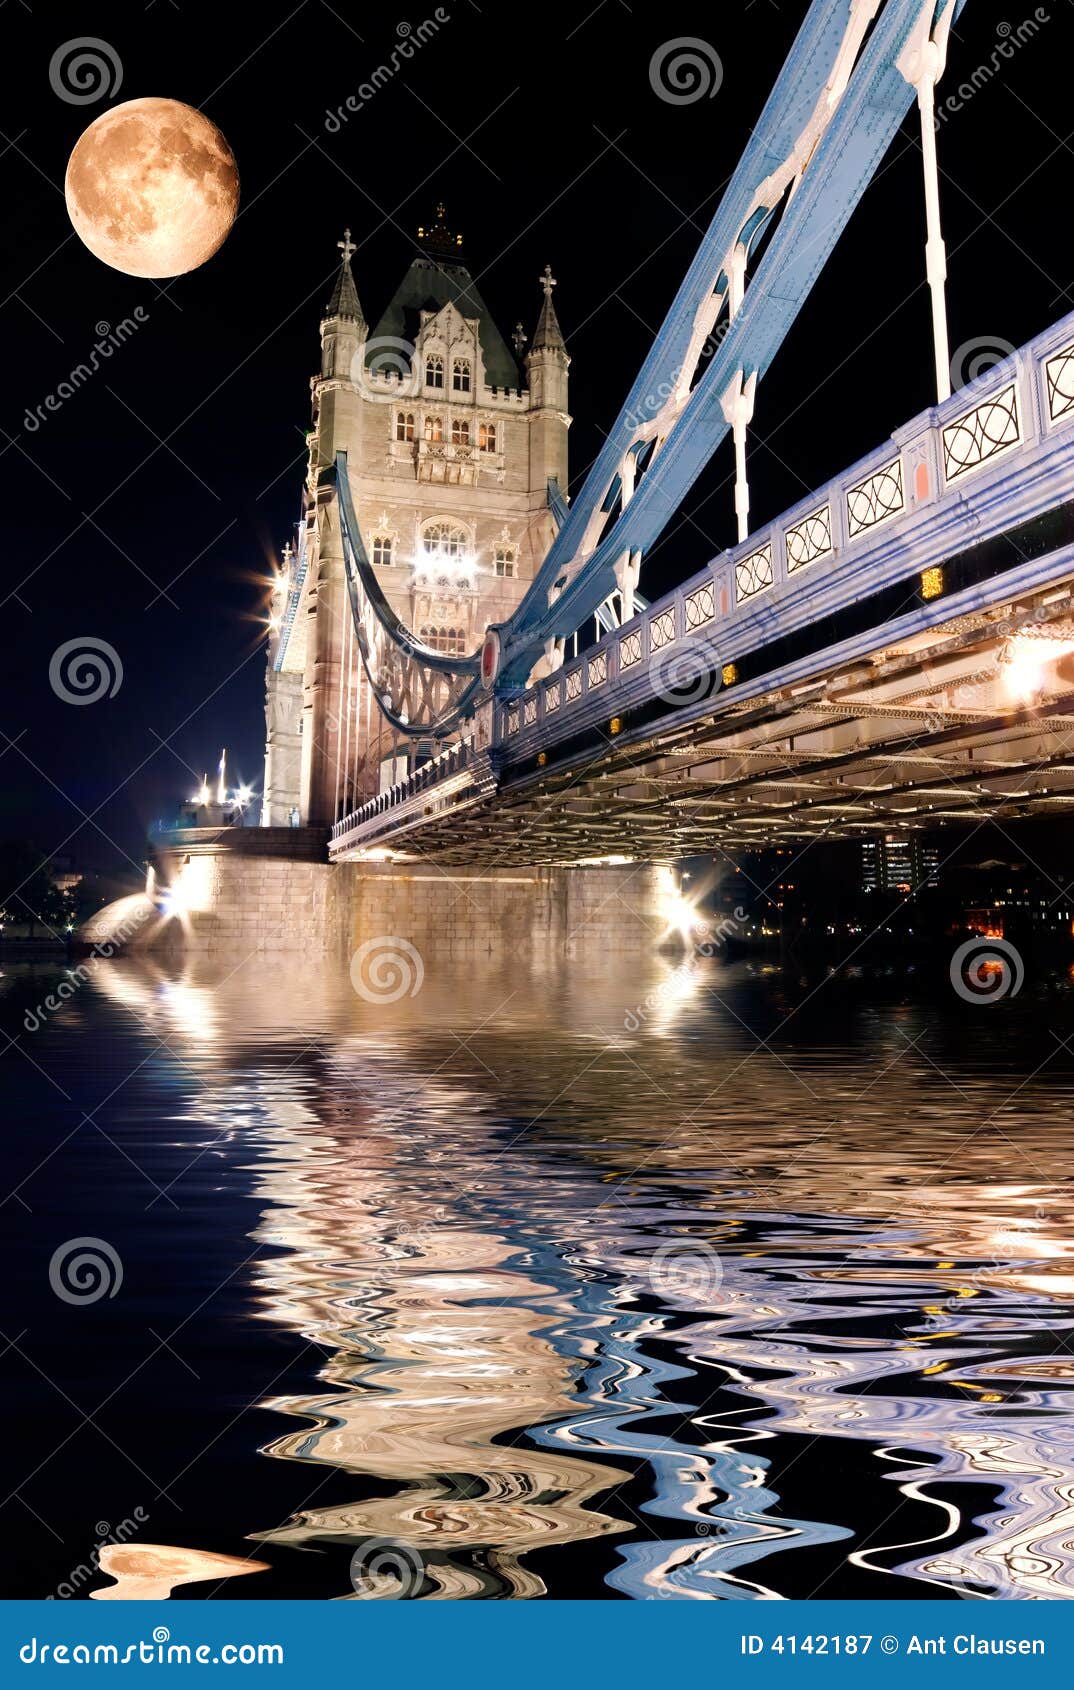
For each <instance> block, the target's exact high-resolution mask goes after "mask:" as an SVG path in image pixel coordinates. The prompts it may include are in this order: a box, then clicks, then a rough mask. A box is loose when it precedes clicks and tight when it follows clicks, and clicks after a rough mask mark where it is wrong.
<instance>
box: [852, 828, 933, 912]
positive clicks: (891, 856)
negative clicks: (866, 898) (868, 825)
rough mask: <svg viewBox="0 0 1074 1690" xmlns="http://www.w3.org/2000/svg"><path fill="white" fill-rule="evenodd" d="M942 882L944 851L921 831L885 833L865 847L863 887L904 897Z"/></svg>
mask: <svg viewBox="0 0 1074 1690" xmlns="http://www.w3.org/2000/svg"><path fill="white" fill-rule="evenodd" d="M939 883H940V853H939V851H938V849H937V848H936V846H935V845H930V844H928V843H927V842H926V840H925V838H924V837H923V836H922V835H921V834H919V833H885V834H881V835H880V836H879V837H878V838H876V839H866V840H865V841H864V842H863V844H862V848H861V889H862V891H863V892H889V893H893V894H899V895H901V896H903V897H906V896H908V895H912V894H914V893H917V892H922V891H924V890H925V889H926V887H933V886H938V885H939Z"/></svg>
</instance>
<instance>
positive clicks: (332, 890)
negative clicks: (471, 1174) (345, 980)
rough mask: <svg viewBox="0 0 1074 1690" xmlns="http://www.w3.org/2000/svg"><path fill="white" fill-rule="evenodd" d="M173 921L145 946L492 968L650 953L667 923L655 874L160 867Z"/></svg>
mask: <svg viewBox="0 0 1074 1690" xmlns="http://www.w3.org/2000/svg"><path fill="white" fill-rule="evenodd" d="M157 882H158V886H159V887H162V888H163V887H165V886H170V887H171V888H172V891H171V902H172V903H173V905H174V908H175V914H174V915H173V916H171V917H170V918H169V919H168V920H167V921H166V922H165V923H164V924H163V925H155V926H154V928H153V930H152V932H151V933H147V934H146V941H144V942H148V943H151V944H153V945H161V944H167V945H168V946H176V947H181V948H182V949H183V950H184V951H187V952H190V953H196V954H199V955H216V956H223V957H232V956H233V957H235V958H236V959H237V958H239V957H242V956H245V955H249V954H251V953H258V952H266V953H268V952H292V953H295V954H301V955H305V956H311V955H324V956H333V955H334V956H347V955H350V954H352V953H353V951H354V950H356V949H357V947H358V946H359V945H361V944H363V943H365V941H366V940H368V939H371V938H378V937H384V936H394V937H399V938H401V939H404V940H407V941H408V942H409V943H410V944H412V945H414V946H415V947H416V948H417V949H418V950H419V951H420V952H421V954H422V955H423V957H427V958H433V957H437V956H455V957H473V958H474V959H475V960H477V959H480V958H502V957H509V956H511V955H515V954H528V953H531V952H533V951H534V950H535V949H540V948H550V949H551V950H553V951H557V952H560V953H562V954H565V955H568V956H573V955H581V954H584V953H585V952H586V951H589V950H591V949H593V948H594V947H599V948H601V949H602V950H607V951H615V952H622V951H624V950H626V951H637V952H638V953H639V954H644V953H645V952H648V951H651V950H653V949H655V948H656V946H657V945H658V944H659V943H660V940H661V939H662V937H663V935H664V932H665V922H664V919H663V916H662V910H661V903H662V899H663V896H664V871H662V870H661V869H660V868H659V867H654V866H650V865H644V864H624V865H615V866H608V867H602V868H577V869H514V870H511V869H505V870H499V871H491V872H486V873H478V872H476V871H471V872H470V873H466V872H459V871H452V872H450V873H448V872H446V871H444V872H441V871H439V870H437V869H436V868H435V867H434V866H430V865H428V864H420V863H415V864H410V863H340V864H328V863H318V862H293V861H288V860H286V859H283V858H279V857H256V856H248V855H238V854H235V855H232V854H229V853H227V852H221V853H218V854H214V855H204V856H201V855H197V854H189V855H185V854H182V853H176V854H175V856H174V858H171V859H170V854H169V853H168V852H161V853H160V854H159V857H158V871H157Z"/></svg>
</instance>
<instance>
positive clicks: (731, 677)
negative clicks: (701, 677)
mask: <svg viewBox="0 0 1074 1690" xmlns="http://www.w3.org/2000/svg"><path fill="white" fill-rule="evenodd" d="M720 679H721V680H722V681H723V684H724V686H725V687H733V686H734V684H735V682H736V681H737V680H738V664H737V663H725V664H724V666H723V668H722V669H721V670H720Z"/></svg>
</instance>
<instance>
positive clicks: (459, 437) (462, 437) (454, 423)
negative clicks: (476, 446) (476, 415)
mask: <svg viewBox="0 0 1074 1690" xmlns="http://www.w3.org/2000/svg"><path fill="white" fill-rule="evenodd" d="M451 444H452V445H453V446H469V444H470V424H469V423H468V422H467V421H466V419H465V417H453V418H452V419H451Z"/></svg>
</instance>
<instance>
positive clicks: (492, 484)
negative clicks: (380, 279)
mask: <svg viewBox="0 0 1074 1690" xmlns="http://www.w3.org/2000/svg"><path fill="white" fill-rule="evenodd" d="M418 234H419V252H418V255H417V256H416V257H415V258H414V259H413V261H412V262H411V264H410V267H409V268H408V270H407V271H406V273H405V275H404V276H403V278H402V281H401V282H400V283H399V286H398V287H397V288H396V290H395V292H394V294H393V295H392V297H391V299H390V300H389V302H388V304H387V306H386V307H385V309H384V311H383V313H382V314H381V317H380V319H379V321H378V322H377V323H376V325H375V327H373V328H372V329H370V327H369V325H368V323H367V321H366V318H365V315H364V312H363V310H362V306H361V303H360V301H359V297H358V291H357V288H356V286H355V282H354V276H353V273H352V269H351V258H352V255H353V253H354V252H355V250H356V248H355V247H354V245H353V243H352V242H351V238H350V231H349V230H348V231H346V233H345V236H344V239H343V240H342V241H341V242H340V243H339V245H340V248H341V250H342V261H341V263H340V267H339V273H338V275H337V277H336V282H335V286H334V288H333V290H332V294H331V297H330V299H329V301H328V304H327V306H326V308H325V315H324V317H323V319H322V322H321V369H320V374H319V375H317V376H315V377H314V378H313V381H312V383H311V386H312V393H313V426H312V429H311V431H310V437H309V467H308V472H307V476H306V484H305V489H304V509H303V516H302V521H301V524H300V528H299V540H298V545H297V547H296V548H295V549H294V551H293V552H292V551H290V550H289V551H287V552H286V553H285V557H284V566H283V569H282V571H281V575H280V579H279V581H278V583H277V588H276V593H275V597H274V603H273V616H272V623H273V628H272V637H271V639H270V641H269V650H268V685H267V700H266V723H267V736H266V751H265V800H264V812H263V820H264V822H265V824H266V825H268V826H275V827H285V826H287V825H289V824H292V823H300V824H302V825H309V826H328V825H330V824H331V823H332V822H334V821H336V820H338V819H339V818H340V817H341V816H343V815H346V814H347V813H348V812H349V811H350V810H352V809H354V808H355V807H356V806H357V805H358V804H361V803H362V802H363V801H364V800H365V799H366V798H368V797H370V796H371V795H373V794H374V793H375V792H377V791H378V790H379V789H380V787H381V786H382V785H383V784H387V783H389V782H390V781H392V780H394V779H396V778H398V777H399V775H400V774H402V773H403V772H404V769H405V762H404V761H403V760H404V759H406V758H407V757H409V758H411V759H412V758H413V757H414V755H415V748H414V747H413V745H410V746H397V745H396V744H395V736H394V735H393V733H392V731H391V729H390V727H389V725H388V723H387V722H386V721H385V719H384V717H383V716H382V715H381V712H380V709H379V706H378V704H377V701H376V698H375V697H374V696H373V693H372V689H371V688H370V686H369V684H368V680H367V678H366V675H365V672H364V670H363V668H362V664H361V658H360V656H359V652H358V649H357V644H356V642H355V639H354V632H353V628H352V626H351V620H350V611H349V607H348V605H347V600H346V590H345V577H344V568H343V549H342V540H341V535H340V525H339V518H338V513H337V510H336V504H335V498H334V494H333V492H332V489H331V487H330V485H329V484H328V482H327V479H326V473H325V472H326V471H328V470H330V468H331V466H332V464H333V463H334V460H335V455H336V453H337V452H338V451H340V450H345V451H346V453H347V460H348V465H349V472H350V480H351V490H352V493H353V497H354V505H355V510H356V512H357V516H358V522H359V525H360V527H361V531H362V537H363V540H364V542H365V547H366V551H367V552H368V554H369V557H370V560H371V562H372V564H373V566H374V568H375V570H376V573H377V577H378V579H379V581H380V584H381V586H382V588H383V590H384V593H385V596H386V597H387V599H388V601H389V603H390V604H391V606H392V608H393V610H394V611H395V612H396V614H397V615H398V616H399V617H400V619H401V620H402V621H403V622H404V623H405V624H406V626H407V627H409V628H411V629H412V630H413V631H414V632H415V634H417V636H418V638H419V639H420V640H421V641H422V642H423V643H424V644H426V645H429V646H431V647H432V648H433V649H434V650H438V651H444V652H459V653H472V652H476V651H477V650H478V649H479V647H480V645H481V641H482V637H483V634H484V631H485V628H486V627H487V626H488V624H489V623H490V622H500V621H503V620H505V619H506V618H507V617H508V616H510V614H511V612H512V611H513V610H514V608H515V606H516V605H517V604H518V602H519V600H520V599H521V597H522V595H523V593H524V592H525V590H526V587H527V585H528V583H529V582H530V581H531V580H532V578H533V575H534V573H535V571H536V570H537V568H538V567H539V565H540V563H541V561H542V559H543V557H544V555H545V552H546V551H547V550H548V547H549V545H550V543H551V540H552V536H553V533H554V527H553V522H552V517H551V514H550V511H549V506H548V482H549V479H550V478H555V479H556V480H557V481H558V482H559V485H560V487H561V488H563V489H564V490H566V485H567V430H568V428H569V426H570V416H569V415H568V410H567V384H568V376H567V371H568V366H569V364H570V359H569V357H568V355H567V349H566V346H565V344H564V341H563V335H562V333H561V331H560V326H559V322H558V320H557V317H556V311H555V306H554V304H553V301H552V291H553V289H554V287H555V285H556V283H555V278H554V277H553V276H552V273H551V270H550V269H549V268H548V267H547V266H546V268H545V273H544V276H543V277H542V279H541V287H542V289H543V302H542V305H541V310H540V316H539V319H538V323H537V327H536V329H535V331H534V335H533V342H532V345H531V346H530V349H529V351H528V353H526V354H525V356H524V357H523V353H524V348H525V343H526V336H525V334H524V332H523V329H522V325H521V324H519V325H518V327H517V328H516V330H515V332H514V334H513V336H512V345H513V351H512V349H511V348H509V347H508V345H507V343H506V341H505V340H504V338H503V336H502V334H501V333H500V330H499V329H498V328H497V326H496V324H495V322H494V321H493V319H492V316H491V314H490V312H489V310H488V307H487V306H486V304H485V302H484V300H483V299H482V297H481V294H480V293H479V291H478V288H477V284H476V281H475V280H474V278H473V276H472V275H471V274H470V272H469V270H468V269H467V267H466V265H465V264H464V263H463V261H462V251H461V248H462V237H461V236H459V235H452V234H451V233H449V231H448V229H447V226H446V223H445V219H444V210H443V207H442V206H440V207H438V208H437V218H436V222H435V223H434V224H433V225H432V226H430V227H427V228H423V229H421V230H419V232H418ZM364 288H365V282H364V281H363V291H364ZM520 361H521V363H522V365H523V369H524V374H523V370H520V367H519V365H520ZM418 754H419V755H420V750H419V752H418Z"/></svg>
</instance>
